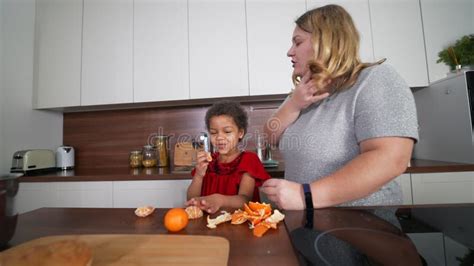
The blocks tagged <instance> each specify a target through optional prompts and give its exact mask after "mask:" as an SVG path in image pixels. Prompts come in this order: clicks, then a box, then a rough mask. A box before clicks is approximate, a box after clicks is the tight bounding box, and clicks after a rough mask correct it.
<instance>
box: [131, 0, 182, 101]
mask: <svg viewBox="0 0 474 266" xmlns="http://www.w3.org/2000/svg"><path fill="white" fill-rule="evenodd" d="M133 30H134V36H133V39H134V46H133V51H134V52H133V56H134V71H133V74H134V76H133V82H134V102H148V101H166V100H183V99H189V60H188V58H189V55H188V5H187V1H186V0H135V1H134V24H133Z"/></svg>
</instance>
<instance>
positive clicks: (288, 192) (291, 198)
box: [260, 178, 305, 210]
mask: <svg viewBox="0 0 474 266" xmlns="http://www.w3.org/2000/svg"><path fill="white" fill-rule="evenodd" d="M260 191H262V192H263V193H265V194H266V195H267V197H268V199H269V200H271V201H273V202H274V203H275V204H276V205H277V206H278V207H279V208H281V209H284V210H303V209H304V206H305V203H304V193H303V186H302V185H301V184H299V183H295V182H291V181H287V180H284V179H276V178H271V179H268V180H267V181H265V182H264V183H263V185H262V187H261V188H260Z"/></svg>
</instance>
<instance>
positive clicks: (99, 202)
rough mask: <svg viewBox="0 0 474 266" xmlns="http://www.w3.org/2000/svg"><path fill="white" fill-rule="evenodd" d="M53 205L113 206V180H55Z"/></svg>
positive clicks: (80, 206)
mask: <svg viewBox="0 0 474 266" xmlns="http://www.w3.org/2000/svg"><path fill="white" fill-rule="evenodd" d="M50 184H51V186H53V190H54V193H53V203H54V204H53V205H52V206H53V207H66V208H67V207H78V208H112V206H113V205H112V204H113V200H112V182H110V181H108V182H107V181H106V182H54V183H50Z"/></svg>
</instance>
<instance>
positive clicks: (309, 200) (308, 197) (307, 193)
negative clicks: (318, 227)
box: [303, 183, 314, 209]
mask: <svg viewBox="0 0 474 266" xmlns="http://www.w3.org/2000/svg"><path fill="white" fill-rule="evenodd" d="M303 192H304V201H305V203H306V206H305V208H306V209H314V208H313V194H312V193H311V186H310V185H309V184H307V183H304V184H303Z"/></svg>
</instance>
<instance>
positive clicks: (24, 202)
mask: <svg viewBox="0 0 474 266" xmlns="http://www.w3.org/2000/svg"><path fill="white" fill-rule="evenodd" d="M51 185H52V183H20V186H19V188H18V194H17V195H16V197H15V207H14V209H15V211H16V212H18V213H20V214H21V213H25V212H29V211H32V210H36V209H39V208H44V207H51V206H53V204H54V202H53V191H54V189H53V187H52V186H51Z"/></svg>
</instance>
